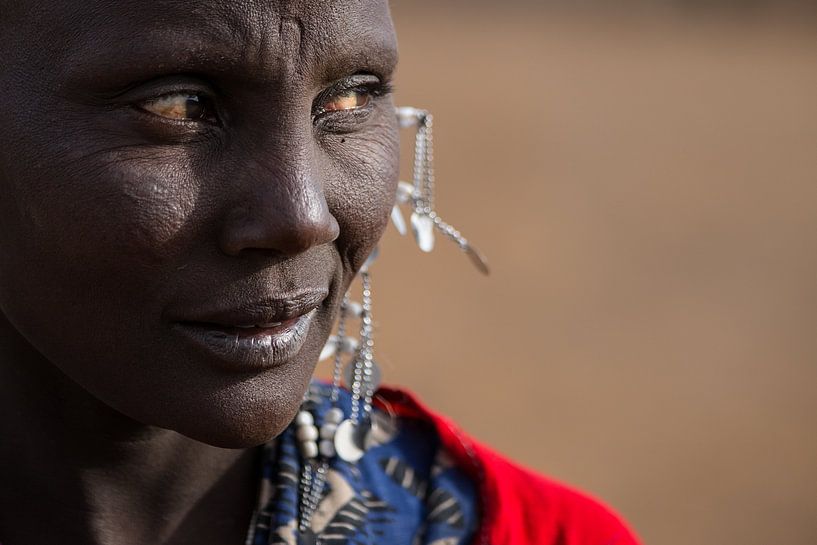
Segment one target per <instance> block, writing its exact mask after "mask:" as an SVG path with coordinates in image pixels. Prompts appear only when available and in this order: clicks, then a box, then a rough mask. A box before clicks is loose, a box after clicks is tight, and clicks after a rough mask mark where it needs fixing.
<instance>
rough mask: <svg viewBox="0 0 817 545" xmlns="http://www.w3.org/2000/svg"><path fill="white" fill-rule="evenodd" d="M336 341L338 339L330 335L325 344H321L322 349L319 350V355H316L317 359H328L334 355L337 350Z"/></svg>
mask: <svg viewBox="0 0 817 545" xmlns="http://www.w3.org/2000/svg"><path fill="white" fill-rule="evenodd" d="M338 343H339V339H338V338H337V337H336V336H335V335H332V336H330V337H329V338H328V339H327V340H326V344H325V345H323V350H321V355H320V356H318V361H324V360H328V359H329V358H331V357H332V356H334V355H335V354H336V353H337V351H338Z"/></svg>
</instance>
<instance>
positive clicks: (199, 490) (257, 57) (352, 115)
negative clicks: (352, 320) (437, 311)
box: [0, 0, 398, 545]
mask: <svg viewBox="0 0 817 545" xmlns="http://www.w3.org/2000/svg"><path fill="white" fill-rule="evenodd" d="M396 59H397V55H396V42H395V37H394V31H393V27H392V24H391V21H390V16H389V12H388V4H387V2H386V0H287V1H271V0H264V1H260V0H259V1H250V0H246V1H241V2H238V1H234V2H232V1H231V2H227V1H216V0H197V1H192V2H191V1H184V2H182V1H178V0H153V1H140V2H137V1H125V0H123V1H117V2H110V1H104V0H83V1H82V2H79V1H71V0H48V1H44V0H43V1H39V0H31V1H28V2H25V1H21V0H14V1H3V0H0V89H2V90H3V92H2V93H0V126H2V127H3V129H2V131H0V184H1V190H0V255H2V259H1V260H0V437H2V442H0V541H2V543H3V544H4V545H20V544H26V545H29V544H46V543H48V544H51V543H53V540H54V539H55V538H57V537H58V538H59V540H60V542H62V543H78V544H79V543H82V544H117V545H128V544H145V543H151V544H159V543H163V544H182V543H191V544H192V543H197V544H210V543H212V544H219V545H224V544H229V543H235V544H240V543H243V540H244V537H245V533H246V530H247V526H248V523H249V519H250V516H251V512H252V509H253V507H254V501H255V495H256V490H255V488H254V484H253V483H255V482H256V481H257V478H256V475H255V471H256V470H257V467H256V465H257V452H258V449H256V448H253V447H256V446H257V445H260V444H263V443H264V442H266V441H268V440H270V439H271V438H272V437H275V436H276V435H277V434H279V433H280V432H281V431H282V430H283V429H284V428H285V427H286V426H287V425H288V423H289V422H290V421H291V420H292V418H293V416H294V414H295V412H296V411H297V409H298V406H299V405H300V400H301V397H302V395H303V392H304V391H305V389H306V387H307V385H308V382H309V380H310V377H311V375H312V372H313V369H314V366H315V363H316V361H317V356H318V353H319V351H320V348H321V347H322V345H323V343H324V342H325V339H326V337H327V336H328V334H329V331H330V329H331V325H332V323H333V320H334V318H335V316H336V314H337V310H338V307H339V304H340V301H341V299H342V295H343V293H344V292H345V290H346V288H347V287H348V285H349V284H350V282H351V281H352V279H353V277H354V275H355V273H356V271H357V270H358V269H359V268H360V266H361V265H362V263H363V261H364V260H365V259H366V257H367V256H368V254H369V253H370V252H371V250H372V249H373V247H374V246H375V244H376V242H377V240H378V239H379V237H380V235H381V234H382V231H383V229H384V228H385V225H386V221H387V217H388V213H389V210H390V208H391V205H392V203H393V202H394V191H395V185H396V180H397V164H398V163H397V156H398V139H397V124H396V120H395V116H394V107H393V104H392V101H391V98H390V95H389V93H388V88H387V83H388V81H389V79H390V78H391V75H392V72H393V70H394V67H395V64H396ZM301 293H312V294H315V293H317V294H320V297H319V298H318V299H317V300H315V301H313V304H312V307H314V308H315V310H314V315H313V317H312V319H311V325H310V326H309V330H308V333H307V334H306V338H305V340H304V342H303V346H302V347H300V349H299V350H297V353H295V354H294V355H293V356H292V357H291V358H287V359H281V360H280V361H278V360H274V359H273V360H272V362H273V363H272V364H269V365H266V366H265V367H263V368H246V369H244V368H239V367H240V366H238V367H225V366H224V365H223V364H222V363H223V362H219V361H216V360H217V358H215V357H214V356H213V355H212V354H209V353H206V352H202V351H201V350H197V349H195V347H193V346H192V345H191V344H190V343H187V342H184V341H183V340H181V337H180V335H179V333H178V331H179V329H178V328H179V324H181V323H186V322H185V321H191V320H197V319H198V317H199V316H201V315H202V314H206V313H207V312H210V311H211V310H212V309H217V310H223V309H227V310H229V309H232V308H241V309H244V308H256V306H257V305H258V304H260V303H259V301H267V300H269V299H275V300H276V301H279V302H280V301H284V303H282V304H284V307H286V308H289V306H291V305H290V303H289V302H288V301H290V300H291V299H292V298H293V297H294V298H295V299H297V295H298V294H301ZM292 305H294V303H292ZM312 307H310V308H312ZM276 308H277V307H276ZM293 308H294V307H293ZM265 362H266V363H268V362H267V360H265Z"/></svg>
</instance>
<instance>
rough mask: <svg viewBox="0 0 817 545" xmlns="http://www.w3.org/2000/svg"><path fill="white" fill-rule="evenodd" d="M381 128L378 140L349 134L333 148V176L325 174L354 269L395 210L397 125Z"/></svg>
mask: <svg viewBox="0 0 817 545" xmlns="http://www.w3.org/2000/svg"><path fill="white" fill-rule="evenodd" d="M383 129H384V130H382V131H379V132H378V135H377V136H374V135H368V136H346V137H345V138H344V139H339V140H338V142H335V143H334V144H333V145H332V146H331V147H330V148H329V155H330V158H331V161H332V170H333V172H334V174H332V175H329V176H327V179H328V180H329V183H328V186H327V189H326V200H327V202H328V204H329V207H330V210H331V211H332V213H333V214H334V216H335V218H336V219H337V221H338V223H339V225H340V228H341V234H340V237H339V239H338V247H339V250H340V253H341V257H342V258H343V260H344V263H345V264H347V266H348V267H350V268H351V269H352V270H354V271H357V270H358V269H359V268H360V267H361V265H362V264H363V262H364V261H365V260H366V258H367V257H368V255H369V254H370V253H371V251H372V249H373V248H374V246H375V245H376V244H377V242H378V241H379V240H380V237H381V235H382V234H383V231H384V230H385V228H386V226H387V224H388V218H389V214H390V212H391V209H392V206H394V198H395V191H396V188H397V178H398V171H399V162H400V157H399V153H400V146H399V138H398V133H397V128H396V126H391V125H388V126H384V127H383ZM344 140H345V141H344Z"/></svg>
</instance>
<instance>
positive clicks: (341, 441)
mask: <svg viewBox="0 0 817 545" xmlns="http://www.w3.org/2000/svg"><path fill="white" fill-rule="evenodd" d="M335 452H336V453H337V454H338V457H339V458H340V459H341V460H343V461H345V462H349V463H350V464H354V463H355V462H357V461H358V460H360V459H361V458H363V455H364V454H366V452H365V451H364V450H363V448H362V446H361V445H359V444H358V429H357V424H355V423H354V422H353V421H351V420H344V421H343V422H341V424H340V426H338V429H337V431H336V432H335Z"/></svg>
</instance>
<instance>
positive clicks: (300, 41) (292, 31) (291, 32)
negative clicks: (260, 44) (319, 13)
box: [278, 15, 306, 73]
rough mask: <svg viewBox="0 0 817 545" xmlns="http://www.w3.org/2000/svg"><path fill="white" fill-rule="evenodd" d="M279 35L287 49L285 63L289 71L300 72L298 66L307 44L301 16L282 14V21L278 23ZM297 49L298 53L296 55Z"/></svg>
mask: <svg viewBox="0 0 817 545" xmlns="http://www.w3.org/2000/svg"><path fill="white" fill-rule="evenodd" d="M278 36H280V39H281V45H282V46H283V47H284V49H285V50H286V51H287V53H289V54H287V55H284V59H285V60H284V63H285V64H286V66H287V69H288V71H291V72H292V73H297V72H298V66H297V65H299V64H301V61H302V60H303V58H304V55H305V49H306V44H305V43H304V23H303V21H302V20H301V19H300V18H299V17H294V16H291V15H283V16H281V21H280V22H279V24H278ZM296 51H297V55H294V54H293V53H295V52H296ZM291 63H294V64H291Z"/></svg>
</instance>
